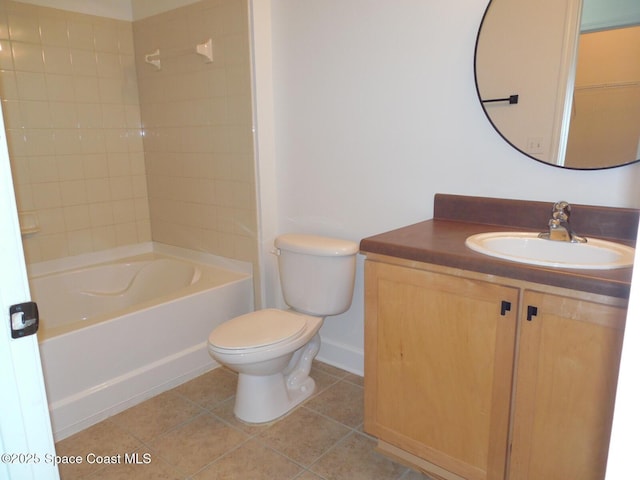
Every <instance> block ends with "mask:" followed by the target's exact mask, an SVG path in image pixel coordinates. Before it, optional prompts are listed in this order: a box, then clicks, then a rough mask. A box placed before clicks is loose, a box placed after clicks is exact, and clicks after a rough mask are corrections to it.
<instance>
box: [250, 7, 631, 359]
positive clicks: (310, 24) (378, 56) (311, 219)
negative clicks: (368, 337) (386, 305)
mask: <svg viewBox="0 0 640 480" xmlns="http://www.w3.org/2000/svg"><path fill="white" fill-rule="evenodd" d="M253 3H254V19H253V21H254V23H255V27H254V29H255V30H254V31H257V32H258V34H259V35H258V37H260V38H262V39H265V38H266V39H269V38H270V42H269V41H265V42H261V43H259V44H255V45H254V49H255V55H256V65H261V66H262V68H261V69H260V70H257V71H256V73H255V75H256V82H257V107H258V111H259V110H260V105H261V104H262V103H263V102H266V103H267V104H268V103H271V102H272V104H273V109H272V115H263V116H261V117H260V118H259V123H258V158H259V170H260V171H265V172H268V173H269V175H268V176H267V180H265V182H266V183H264V182H263V184H262V185H261V187H262V188H263V191H262V192H261V202H262V206H261V208H262V209H263V212H267V215H263V217H262V231H263V233H264V235H265V238H264V243H263V245H264V247H263V248H264V253H265V258H266V265H265V267H266V268H265V271H266V276H267V282H269V283H270V284H272V285H273V284H274V283H275V278H276V277H275V271H274V263H273V260H272V259H271V258H270V256H269V255H266V253H267V252H268V249H269V248H270V242H271V241H272V238H269V237H271V236H272V235H274V234H276V233H282V232H285V231H298V232H313V233H319V234H325V235H335V236H340V237H344V238H348V239H352V240H355V241H359V240H360V239H361V238H363V237H366V236H369V235H372V234H375V233H380V232H384V231H387V230H390V229H393V228H397V227H401V226H403V225H407V224H410V223H414V222H418V221H421V220H424V219H428V218H431V216H432V211H433V195H434V194H435V193H437V192H443V193H455V194H465V195H480V196H491V197H504V198H517V199H527V200H541V201H548V202H550V203H551V202H554V201H556V200H559V199H565V200H567V201H569V202H573V203H583V204H585V203H586V204H597V205H609V206H625V207H640V189H638V188H637V185H638V184H639V182H640V166H639V165H632V166H627V167H623V168H618V169H612V170H606V171H569V170H561V169H558V168H555V167H550V166H547V165H543V164H541V163H538V162H535V161H533V160H531V159H529V158H528V157H525V156H523V155H522V154H520V153H518V152H516V151H515V150H513V149H512V148H511V147H510V146H508V145H507V144H506V143H505V142H504V141H503V140H502V139H501V138H500V137H499V136H498V134H497V133H496V132H495V131H494V129H493V127H491V125H490V124H489V122H488V121H487V119H486V118H485V115H484V113H483V111H482V108H481V106H480V104H479V102H478V100H477V97H476V92H475V86H474V75H473V52H474V45H475V38H476V33H477V28H478V26H479V24H480V20H481V18H482V14H483V13H484V9H485V8H486V5H487V3H488V2H478V1H475V0H458V1H456V2H451V1H450V0H431V1H428V2H426V1H424V0H393V1H391V0H322V1H319V0H276V1H273V2H269V1H268V0H255V1H254V2H253ZM257 5H259V8H257V9H256V8H255V7H256V6H257ZM269 7H270V8H269ZM269 13H270V15H269ZM267 16H268V18H267ZM269 29H270V30H271V34H270V36H269V35H268V34H267V33H265V30H269ZM269 57H271V58H269ZM265 59H267V61H265V62H261V60H265ZM264 64H266V66H265V65H264ZM269 70H271V71H269ZM263 82H264V83H263ZM271 83H272V86H271V85H270V84H271ZM269 131H272V132H273V133H272V134H271V133H269ZM263 134H264V135H266V136H267V138H264V137H263V138H261V135H263ZM262 145H267V146H269V148H268V149H266V150H265V152H264V155H263V152H261V150H260V148H261V146H262ZM267 294H268V295H267V298H268V300H267V303H268V304H270V305H279V304H280V302H281V300H280V298H279V295H278V292H277V291H275V289H273V291H270V292H267ZM362 303H363V299H362V268H361V265H360V268H359V271H358V279H357V290H356V298H355V300H354V306H353V307H352V308H351V310H350V311H348V312H347V313H345V314H343V315H341V316H339V317H335V318H328V319H327V320H326V321H325V325H324V327H323V329H322V332H321V333H322V339H323V350H322V351H321V354H320V357H321V358H324V359H325V360H327V361H329V362H332V363H336V364H341V365H342V366H343V367H345V368H347V369H349V370H352V371H362V348H363V306H362Z"/></svg>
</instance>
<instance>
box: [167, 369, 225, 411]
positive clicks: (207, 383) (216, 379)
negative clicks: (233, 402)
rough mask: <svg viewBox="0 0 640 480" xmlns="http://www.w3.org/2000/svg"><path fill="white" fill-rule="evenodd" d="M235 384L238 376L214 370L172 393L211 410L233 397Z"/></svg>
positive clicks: (175, 389)
mask: <svg viewBox="0 0 640 480" xmlns="http://www.w3.org/2000/svg"><path fill="white" fill-rule="evenodd" d="M237 383H238V376H237V375H236V374H235V373H233V372H230V371H229V370H227V369H226V368H216V369H215V370H211V371H210V372H207V373H205V374H203V375H200V376H199V377H197V378H194V379H193V380H190V381H188V382H187V383H183V384H182V385H180V386H178V387H176V388H174V389H173V390H172V391H174V392H176V393H179V394H180V395H184V396H185V397H186V398H188V399H189V400H191V401H192V402H194V403H197V404H198V405H200V406H202V407H205V408H213V407H215V406H216V405H217V404H219V403H220V402H223V401H224V400H227V399H229V398H231V397H233V396H234V395H235V393H236V385H237Z"/></svg>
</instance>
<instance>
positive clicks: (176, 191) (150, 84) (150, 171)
mask: <svg viewBox="0 0 640 480" xmlns="http://www.w3.org/2000/svg"><path fill="white" fill-rule="evenodd" d="M133 31H134V39H135V41H134V44H135V53H136V67H137V74H138V87H139V95H140V105H141V112H142V121H143V128H144V150H145V158H146V166H147V175H148V177H147V179H148V186H149V204H150V212H151V228H152V234H153V239H154V240H156V241H160V242H164V243H169V244H172V245H179V246H182V247H186V248H191V249H195V250H199V251H206V252H209V253H214V254H216V255H221V256H224V257H230V258H235V259H239V260H245V261H251V262H253V263H254V267H257V236H256V230H257V227H256V225H257V214H256V199H255V178H254V176H255V175H254V155H253V137H252V108H251V82H250V78H251V74H250V56H249V43H248V38H249V35H248V16H247V2H246V0H202V1H200V2H197V3H195V4H192V5H189V6H186V7H182V8H179V9H175V10H172V11H170V12H167V13H163V14H159V15H156V16H153V17H149V18H147V19H144V20H139V21H136V22H134V27H133ZM209 38H211V39H212V41H213V62H211V63H207V62H206V60H205V58H204V57H202V56H200V55H197V54H196V53H195V49H196V45H197V44H199V43H203V42H205V41H206V40H207V39H209ZM156 49H159V50H160V55H159V57H153V58H154V59H155V58H159V59H160V62H161V68H160V69H159V70H158V69H157V68H155V67H154V66H153V65H151V64H148V63H145V61H144V59H145V55H148V54H151V53H153V52H155V51H156Z"/></svg>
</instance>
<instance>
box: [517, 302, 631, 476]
mask: <svg viewBox="0 0 640 480" xmlns="http://www.w3.org/2000/svg"><path fill="white" fill-rule="evenodd" d="M523 314H524V317H523V318H522V319H521V328H520V336H519V337H520V343H519V352H518V361H517V368H516V379H517V380H516V390H515V399H514V417H513V439H512V452H511V459H510V466H509V479H510V480H541V479H544V480H602V479H604V476H605V467H606V460H607V452H608V446H609V436H610V432H611V420H612V416H613V408H614V399H615V392H616V384H617V375H618V373H617V372H618V366H619V361H620V352H621V349H622V338H623V332H624V322H625V317H626V309H624V308H619V307H613V306H608V305H601V304H598V303H591V302H587V301H580V300H577V299H573V298H567V297H562V296H556V295H551V294H548V293H545V294H542V293H539V292H535V291H530V290H525V292H524V301H523ZM527 318H530V319H529V320H527Z"/></svg>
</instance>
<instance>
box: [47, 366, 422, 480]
mask: <svg viewBox="0 0 640 480" xmlns="http://www.w3.org/2000/svg"><path fill="white" fill-rule="evenodd" d="M311 376H312V377H313V378H314V380H315V381H316V392H315V393H314V395H313V396H312V397H311V398H309V399H308V400H307V401H306V402H305V403H303V404H302V405H300V406H298V407H297V408H296V409H294V410H293V411H292V412H290V413H289V414H288V415H286V416H284V417H283V418H280V419H278V420H275V421H273V422H271V423H267V424H263V425H249V424H246V423H244V422H241V421H239V420H238V419H236V418H235V416H234V415H233V407H234V403H235V390H236V384H237V379H238V376H237V374H235V373H234V372H231V371H230V370H228V369H225V368H218V369H216V370H213V371H210V372H207V373H205V374H203V375H201V376H199V377H197V378H195V379H193V380H191V381H189V382H186V383H185V384H183V385H180V386H178V387H176V388H174V389H172V390H169V391H167V392H164V393H162V394H160V395H157V396H155V397H153V398H151V399H149V400H146V401H144V402H142V403H140V404H139V405H136V406H134V407H131V408H129V409H128V410H125V411H124V412H122V413H119V414H117V415H115V416H113V417H111V418H109V419H107V420H105V421H103V422H100V423H99V424H97V425H94V426H93V427H91V428H88V429H87V430H85V431H83V432H80V433H78V434H76V435H73V436H72V437H69V438H67V439H65V440H62V441H60V442H58V443H57V444H56V449H57V453H58V454H59V455H80V456H81V457H83V458H86V455H87V454H88V453H95V454H98V455H117V454H120V455H124V454H128V455H131V454H132V453H134V452H137V453H139V454H140V457H139V458H140V459H141V461H144V459H145V457H142V455H143V454H148V455H149V457H148V459H150V460H151V462H150V463H149V464H132V463H131V462H128V463H127V462H125V461H121V462H120V463H118V464H115V465H101V464H94V465H91V464H88V463H86V462H84V463H83V464H81V465H76V466H68V465H63V466H61V469H60V472H61V478H62V480H75V479H82V480H105V479H107V480H120V479H126V480H142V479H154V480H155V479H160V480H177V479H180V480H185V479H187V478H188V480H208V479H217V480H223V479H227V480H231V479H233V480H246V479H251V480H262V479H265V480H272V479H273V480H275V479H277V480H288V479H291V480H341V479H348V480H360V479H367V480H368V479H376V480H386V479H393V480H428V477H427V476H424V475H422V474H420V473H418V472H414V471H412V470H409V469H407V468H405V467H403V466H401V465H398V464H396V463H394V462H392V461H391V460H389V459H387V458H385V457H383V456H381V455H380V454H378V453H377V452H375V450H374V447H375V440H374V439H372V438H370V437H368V436H366V435H365V434H363V433H362V432H361V430H362V417H363V403H364V402H363V380H362V377H359V376H357V375H353V374H351V373H348V372H346V371H344V370H341V369H339V368H336V367H333V366H330V365H326V364H324V363H322V362H318V361H314V362H313V366H312V371H311ZM129 458H130V459H131V458H132V457H129Z"/></svg>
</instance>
